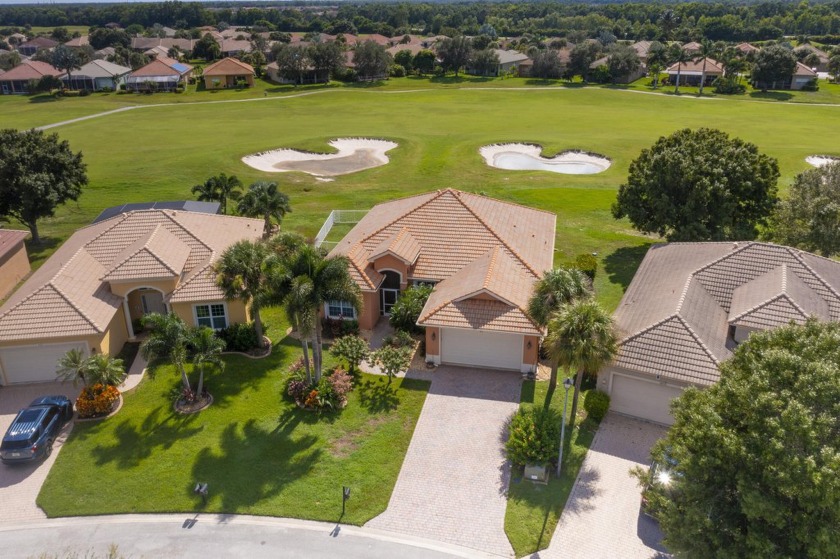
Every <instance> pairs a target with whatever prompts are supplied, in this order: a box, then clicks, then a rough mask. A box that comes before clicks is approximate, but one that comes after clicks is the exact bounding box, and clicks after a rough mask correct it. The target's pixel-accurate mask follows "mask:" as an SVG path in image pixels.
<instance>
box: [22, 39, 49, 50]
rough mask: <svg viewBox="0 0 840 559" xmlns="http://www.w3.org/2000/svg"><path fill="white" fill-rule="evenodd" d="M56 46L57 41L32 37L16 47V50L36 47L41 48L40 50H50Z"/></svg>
mask: <svg viewBox="0 0 840 559" xmlns="http://www.w3.org/2000/svg"><path fill="white" fill-rule="evenodd" d="M57 46H58V41H56V40H53V39H50V38H49V37H34V38H33V39H31V40H29V41H26V42H25V43H21V44H20V45H18V48H20V47H38V48H41V49H51V48H53V47H57Z"/></svg>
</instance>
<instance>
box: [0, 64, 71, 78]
mask: <svg viewBox="0 0 840 559" xmlns="http://www.w3.org/2000/svg"><path fill="white" fill-rule="evenodd" d="M62 73H63V72H62V71H61V70H59V69H57V68H53V67H52V66H51V65H49V64H47V63H46V62H39V61H37V60H24V61H23V62H21V63H20V64H18V65H17V66H15V67H14V68H12V69H11V70H8V71H7V72H6V73H5V74H3V80H4V81H5V80H40V79H41V78H43V77H44V76H60V75H61V74H62Z"/></svg>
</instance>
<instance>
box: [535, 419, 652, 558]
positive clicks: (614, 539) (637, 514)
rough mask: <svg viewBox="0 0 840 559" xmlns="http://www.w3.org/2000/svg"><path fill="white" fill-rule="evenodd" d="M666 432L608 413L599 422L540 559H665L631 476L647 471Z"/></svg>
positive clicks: (635, 483)
mask: <svg viewBox="0 0 840 559" xmlns="http://www.w3.org/2000/svg"><path fill="white" fill-rule="evenodd" d="M664 434H665V428H664V427H659V426H656V425H653V424H651V423H647V422H645V421H639V420H637V419H631V418H629V417H624V416H622V415H617V414H614V413H610V414H608V415H607V417H606V418H604V421H603V422H601V426H600V428H599V429H598V433H597V434H596V435H595V440H594V441H593V442H592V447H591V448H590V449H589V453H588V454H587V455H586V459H585V460H584V462H583V466H582V467H581V469H580V473H579V474H578V478H577V480H576V481H575V486H574V488H573V489H572V493H571V495H570V496H569V500H568V502H567V503H566V508H565V509H564V510H563V515H562V516H561V517H560V522H559V523H558V524H557V529H556V530H555V532H554V537H553V538H552V539H551V544H550V545H549V547H548V549H546V550H544V551H541V552H539V553H537V554H534V555H533V558H535V559H536V558H539V559H561V558H566V557H575V558H578V559H602V558H603V559H611V558H614V557H620V558H621V559H652V558H661V557H667V554H666V553H665V548H664V547H662V544H661V543H660V542H661V540H662V533H661V532H660V531H659V526H658V525H657V524H656V522H655V521H654V520H652V519H650V518H648V517H647V516H645V515H644V514H642V513H641V511H640V504H641V489H640V488H639V486H638V484H637V482H636V479H635V478H633V477H631V476H630V474H629V471H630V468H632V467H633V466H636V465H641V466H643V467H647V465H648V464H649V463H650V462H649V461H650V447H651V446H652V445H653V443H654V442H656V441H657V440H658V439H659V438H661V437H662V436H663V435H664Z"/></svg>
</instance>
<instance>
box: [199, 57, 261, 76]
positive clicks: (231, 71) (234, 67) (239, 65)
mask: <svg viewBox="0 0 840 559" xmlns="http://www.w3.org/2000/svg"><path fill="white" fill-rule="evenodd" d="M201 75H202V76H245V75H254V67H253V66H251V65H250V64H245V63H244V62H240V61H239V60H237V59H235V58H223V59H221V60H219V61H218V62H214V63H213V64H211V65H209V66H207V67H206V68H205V69H204V72H202V74H201Z"/></svg>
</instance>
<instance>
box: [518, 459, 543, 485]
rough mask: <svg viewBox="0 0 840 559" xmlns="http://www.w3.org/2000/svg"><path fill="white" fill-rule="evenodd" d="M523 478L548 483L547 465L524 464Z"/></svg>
mask: <svg viewBox="0 0 840 559" xmlns="http://www.w3.org/2000/svg"><path fill="white" fill-rule="evenodd" d="M524 476H525V479H527V480H529V481H532V482H534V483H542V484H544V485H545V484H548V465H547V464H526V465H525V472H524Z"/></svg>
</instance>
